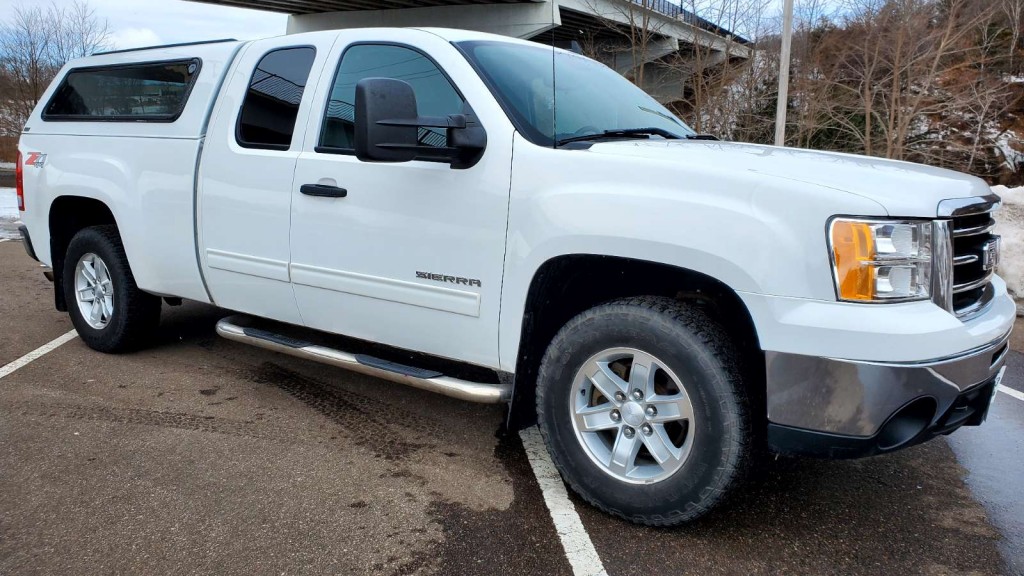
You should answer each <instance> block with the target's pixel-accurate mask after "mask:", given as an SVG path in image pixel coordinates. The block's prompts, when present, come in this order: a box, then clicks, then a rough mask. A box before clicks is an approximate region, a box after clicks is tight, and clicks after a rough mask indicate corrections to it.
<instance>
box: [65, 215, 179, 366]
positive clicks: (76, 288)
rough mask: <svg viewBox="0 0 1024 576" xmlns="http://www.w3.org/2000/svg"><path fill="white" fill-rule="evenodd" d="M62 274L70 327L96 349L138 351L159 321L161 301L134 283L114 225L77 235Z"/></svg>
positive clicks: (80, 232)
mask: <svg viewBox="0 0 1024 576" xmlns="http://www.w3.org/2000/svg"><path fill="white" fill-rule="evenodd" d="M63 274H64V296H65V298H66V301H67V303H68V312H69V314H70V315H71V323H72V324H74V326H75V329H76V330H77V331H78V335H79V336H80V337H81V338H82V340H83V341H84V342H85V343H86V344H87V345H88V346H89V347H90V348H92V349H94V350H99V351H100V352H111V353H113V352H126V351H129V350H133V349H137V348H139V347H141V346H142V345H143V344H145V342H146V341H147V340H148V339H149V337H150V336H151V335H152V333H153V332H154V330H155V328H156V326H157V324H158V323H159V322H160V298H158V297H156V296H153V295H152V294H147V293H145V292H143V291H142V290H139V287H138V286H137V285H136V284H135V277H134V276H132V271H131V268H130V267H129V266H128V257H127V256H126V255H125V252H124V246H123V245H122V244H121V236H120V235H119V234H118V232H117V227H115V226H94V227H91V228H85V229H83V230H81V231H79V232H78V233H77V234H75V236H74V237H73V238H72V239H71V243H70V244H69V245H68V251H67V255H66V257H65V259H64V270H63Z"/></svg>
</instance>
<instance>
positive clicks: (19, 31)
mask: <svg viewBox="0 0 1024 576" xmlns="http://www.w3.org/2000/svg"><path fill="white" fill-rule="evenodd" d="M109 37H110V31H109V27H108V25H107V22H106V20H101V19H99V18H97V17H96V14H95V11H94V10H93V9H92V8H91V7H90V6H89V4H88V3H87V2H86V1H85V0H75V1H74V3H72V4H70V5H68V4H58V3H57V2H54V3H52V4H51V5H50V6H49V7H43V6H38V5H26V4H19V5H17V6H15V7H14V9H13V10H11V12H10V16H9V18H8V20H7V21H6V22H4V23H2V24H0V86H2V87H3V91H2V92H0V95H2V96H0V136H5V137H8V138H14V137H17V135H18V134H20V133H21V130H22V127H24V125H25V122H26V120H28V117H29V115H30V114H31V113H32V109H33V108H35V105H36V103H37V102H38V101H39V98H40V97H41V96H42V94H43V92H44V91H45V90H46V88H47V86H49V84H50V81H51V80H53V77H54V75H56V74H57V71H59V70H60V68H61V66H63V65H64V64H65V63H66V62H67V61H68V60H70V59H72V58H78V57H81V56H86V55H88V54H92V53H93V52H96V51H98V50H100V49H103V48H105V47H106V46H107V45H108V41H109Z"/></svg>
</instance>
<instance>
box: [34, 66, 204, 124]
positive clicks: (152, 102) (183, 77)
mask: <svg viewBox="0 0 1024 576" xmlns="http://www.w3.org/2000/svg"><path fill="white" fill-rule="evenodd" d="M201 66H202V63H201V62H200V60H199V59H198V58H190V59H187V60H174V61H165V62H139V63H132V64H118V65H114V66H96V67H89V68H75V69H73V70H71V71H70V72H68V73H67V75H65V76H64V79H63V80H61V83H60V86H58V88H57V90H56V91H55V92H54V93H53V96H52V97H51V98H50V101H49V102H48V103H47V104H46V108H44V109H43V120H45V121H51V122H52V121H86V122H174V121H175V120H177V119H178V117H179V116H180V115H181V113H182V111H183V110H184V109H185V103H186V102H187V101H188V95H189V93H190V92H191V91H192V86H193V85H194V84H195V81H196V78H197V77H198V76H199V69H200V68H201Z"/></svg>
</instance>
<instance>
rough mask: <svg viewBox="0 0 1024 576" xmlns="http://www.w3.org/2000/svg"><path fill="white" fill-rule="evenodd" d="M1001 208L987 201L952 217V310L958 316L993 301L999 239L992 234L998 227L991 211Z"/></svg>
mask: <svg viewBox="0 0 1024 576" xmlns="http://www.w3.org/2000/svg"><path fill="white" fill-rule="evenodd" d="M998 206H999V204H998V201H996V202H987V203H982V204H977V205H975V206H974V208H975V209H974V210H961V211H960V213H959V215H957V214H954V215H953V218H952V222H951V226H950V236H951V237H952V247H953V250H952V253H953V254H952V256H953V274H952V285H953V287H952V310H953V312H955V313H956V314H957V316H961V317H963V316H967V315H969V314H972V313H974V312H976V311H978V310H979V309H981V308H982V307H984V306H985V304H987V303H988V302H989V301H990V300H991V298H992V294H991V291H992V286H991V280H992V275H993V274H995V264H996V261H995V260H996V258H997V255H998V244H999V237H998V236H996V235H995V234H993V233H992V230H993V229H994V228H995V225H996V221H995V219H994V218H993V217H992V212H993V211H994V210H995V208H997V207H998Z"/></svg>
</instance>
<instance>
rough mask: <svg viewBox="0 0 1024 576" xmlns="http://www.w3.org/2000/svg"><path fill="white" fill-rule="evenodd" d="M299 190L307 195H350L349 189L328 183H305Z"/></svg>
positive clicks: (329, 196)
mask: <svg viewBox="0 0 1024 576" xmlns="http://www.w3.org/2000/svg"><path fill="white" fill-rule="evenodd" d="M299 192H302V193H303V194H305V195H306V196H317V197H319V198H344V197H345V196H348V190H345V189H344V188H338V187H337V186H328V185H326V184H303V185H302V186H301V187H300V188H299Z"/></svg>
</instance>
